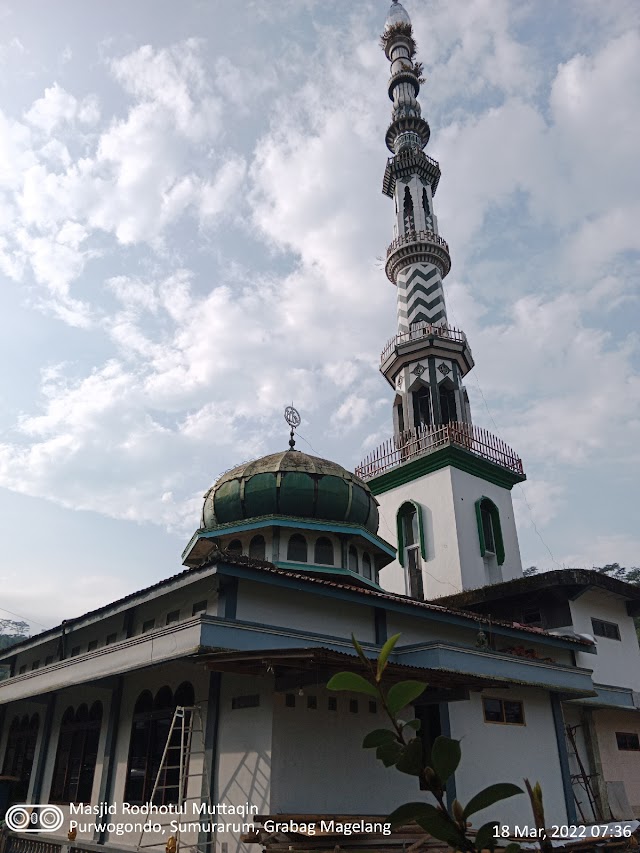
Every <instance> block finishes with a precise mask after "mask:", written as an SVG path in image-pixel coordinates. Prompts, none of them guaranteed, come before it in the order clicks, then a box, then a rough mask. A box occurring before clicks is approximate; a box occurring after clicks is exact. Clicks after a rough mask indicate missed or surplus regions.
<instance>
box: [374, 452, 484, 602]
mask: <svg viewBox="0 0 640 853" xmlns="http://www.w3.org/2000/svg"><path fill="white" fill-rule="evenodd" d="M451 470H452V469H451V468H450V467H447V468H442V469H441V470H439V471H434V472H433V473H431V474H426V475H425V476H424V477H420V478H419V479H417V480H414V481H413V482H411V483H404V484H403V485H401V486H397V487H396V488H395V489H391V490H390V491H388V492H383V494H381V495H377V496H376V499H377V501H378V502H379V504H380V506H379V512H380V527H379V528H378V533H379V534H380V536H382V538H383V539H386V540H387V541H388V542H389V543H390V544H391V545H393V546H394V548H397V547H398V536H397V526H396V516H397V513H398V509H399V508H400V507H401V506H402V504H403V503H404V502H405V501H408V500H414V501H416V502H417V503H419V504H420V505H421V506H422V510H423V512H422V519H423V525H424V533H425V547H426V554H427V560H426V562H425V561H424V560H423V564H422V583H423V589H424V592H425V597H426V598H438V597H440V596H442V595H452V594H453V593H456V592H460V590H461V588H462V587H461V567H460V554H459V550H458V538H457V533H456V518H455V508H454V499H453V487H452V484H451ZM476 538H477V533H476ZM380 585H381V586H382V587H383V589H388V590H389V591H390V592H397V593H400V594H401V595H407V594H408V592H409V587H408V582H407V573H406V569H405V568H403V567H402V566H401V565H400V563H399V562H398V561H397V560H394V561H393V562H392V563H390V564H389V565H388V566H385V568H384V569H382V570H381V572H380Z"/></svg>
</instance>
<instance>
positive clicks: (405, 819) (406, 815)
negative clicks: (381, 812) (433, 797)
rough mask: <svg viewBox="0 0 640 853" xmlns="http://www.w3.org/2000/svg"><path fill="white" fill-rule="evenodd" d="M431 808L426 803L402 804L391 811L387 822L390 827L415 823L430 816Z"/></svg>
mask: <svg viewBox="0 0 640 853" xmlns="http://www.w3.org/2000/svg"><path fill="white" fill-rule="evenodd" d="M432 808H433V806H430V805H429V804H428V803H404V804H403V805H402V806H398V808H397V809H395V810H394V811H392V812H391V814H390V815H389V817H388V818H387V820H388V821H389V823H390V824H391V826H392V827H396V826H404V824H406V823H411V822H412V821H414V820H415V821H417V820H418V818H421V817H428V816H429V815H430V814H431V812H430V811H429V809H432Z"/></svg>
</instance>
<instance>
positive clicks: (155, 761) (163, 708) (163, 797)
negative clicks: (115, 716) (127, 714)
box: [124, 681, 195, 805]
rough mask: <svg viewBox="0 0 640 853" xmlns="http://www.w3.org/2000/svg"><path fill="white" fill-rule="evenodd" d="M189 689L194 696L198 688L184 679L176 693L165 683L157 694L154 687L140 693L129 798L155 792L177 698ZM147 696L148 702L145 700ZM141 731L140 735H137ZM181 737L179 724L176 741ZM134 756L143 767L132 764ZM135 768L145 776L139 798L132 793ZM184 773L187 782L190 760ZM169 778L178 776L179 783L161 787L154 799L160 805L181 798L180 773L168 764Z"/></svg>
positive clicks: (146, 796) (131, 750) (143, 798)
mask: <svg viewBox="0 0 640 853" xmlns="http://www.w3.org/2000/svg"><path fill="white" fill-rule="evenodd" d="M185 689H187V690H190V691H191V696H192V697H193V695H194V689H193V684H192V683H191V682H190V681H185V682H182V683H181V684H180V685H179V686H178V688H177V689H176V691H175V693H174V692H173V691H172V690H171V688H170V687H168V686H167V685H164V686H163V687H160V688H159V690H158V691H157V692H156V694H155V696H153V694H152V693H151V691H150V690H143V691H142V692H141V693H140V694H139V695H138V698H137V699H136V703H135V706H134V712H133V715H132V717H131V729H130V734H129V750H128V755H127V772H126V776H125V782H124V799H125V800H126V801H127V802H130V803H135V804H136V805H138V804H140V803H146V802H149V801H150V800H151V794H152V792H153V788H154V785H155V782H156V778H157V776H158V773H159V772H160V767H161V766H162V756H163V754H164V749H165V745H166V743H167V737H168V735H169V731H170V729H171V720H172V719H173V716H174V713H175V709H176V707H177V705H178V701H177V700H178V698H179V694H180V692H181V691H184V690H185ZM143 697H144V703H143V702H142V700H143ZM147 697H148V698H147ZM194 701H195V699H194ZM192 704H193V702H190V703H189V705H188V707H190V706H191V705H192ZM136 708H138V710H137V711H136V710H135V709H136ZM136 727H137V728H136ZM138 734H139V737H136V735H138ZM134 738H135V739H134ZM179 738H180V729H179V727H176V728H175V729H174V731H173V736H172V745H178V746H179V743H180V741H179ZM174 739H175V740H177V743H176V744H174V743H173V740H174ZM140 744H143V745H144V749H140ZM134 748H135V752H134ZM143 752H144V755H143ZM134 760H135V762H136V764H140V765H141V766H140V768H133V767H132V763H133V761H134ZM134 770H135V771H136V772H137V774H138V779H140V777H142V789H141V798H140V799H136V798H135V796H132V795H134V794H135V792H134V791H132V790H131V788H130V785H132V780H134V778H135V777H134V775H133V772H132V771H134ZM184 773H185V782H188V762H187V765H186V766H185V768H184ZM169 779H171V780H175V782H176V784H175V785H174V786H172V788H170V789H169V790H167V789H163V788H160V789H159V791H158V792H156V797H155V799H154V803H155V804H156V805H168V804H169V803H176V802H177V798H178V790H177V788H178V784H177V783H179V775H178V777H177V779H176V774H175V769H174V768H166V767H165V770H164V775H163V783H164V784H165V785H166V784H167V781H168V780H169ZM169 791H171V793H169ZM174 797H175V799H174Z"/></svg>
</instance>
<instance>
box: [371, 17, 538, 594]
mask: <svg viewBox="0 0 640 853" xmlns="http://www.w3.org/2000/svg"><path fill="white" fill-rule="evenodd" d="M381 41H382V47H383V49H384V52H385V55H386V57H387V59H388V60H389V62H390V63H391V77H390V79H389V90H388V91H389V98H390V99H391V102H392V104H393V107H392V115H391V124H390V125H389V127H388V129H387V133H386V143H387V148H388V149H389V151H390V152H391V157H390V158H389V160H388V161H387V168H386V170H385V174H384V182H383V185H382V191H383V193H384V194H385V195H387V196H389V198H392V199H393V202H394V206H395V220H394V233H393V240H392V241H391V245H390V246H389V248H388V249H387V261H386V265H385V272H386V274H387V277H388V278H389V280H390V281H391V282H392V283H393V284H394V285H395V286H396V288H397V295H398V317H397V332H396V334H395V335H394V336H393V338H392V339H391V340H390V341H389V343H388V344H387V346H386V347H385V349H384V350H383V352H382V357H381V364H380V370H381V372H382V374H383V376H384V377H385V379H386V380H387V382H388V383H389V384H390V385H391V387H392V388H393V389H394V401H393V436H392V437H391V438H389V439H387V441H385V442H384V443H383V444H382V445H380V447H378V448H376V449H375V450H373V451H371V452H370V453H369V455H368V456H367V458H366V459H365V460H364V461H363V462H362V463H361V464H360V465H359V466H358V468H356V474H357V475H358V476H360V477H361V478H362V479H364V480H366V481H367V483H368V485H369V487H370V489H371V491H372V492H373V494H374V495H375V496H376V499H377V501H378V504H379V511H380V518H381V529H382V530H384V531H385V535H386V536H387V537H388V539H389V540H390V541H392V542H393V544H394V545H395V546H396V548H397V557H396V560H395V561H394V562H393V563H390V564H389V565H388V566H386V567H385V568H384V569H383V570H382V571H381V573H380V583H381V584H382V586H383V587H385V588H386V589H389V590H392V591H393V592H399V593H403V594H406V595H410V596H412V597H413V598H418V599H424V598H427V599H434V598H439V597H440V596H443V595H450V594H451V593H453V592H460V591H461V590H464V589H472V588H474V587H479V586H484V585H485V584H491V583H497V582H499V581H502V580H508V579H511V578H516V577H519V576H520V575H521V574H522V564H521V561H520V549H519V546H518V534H517V530H516V526H515V520H514V514H513V504H512V500H511V489H512V488H513V486H514V485H515V484H516V483H519V482H521V481H522V480H524V479H525V477H524V472H523V470H522V462H521V460H520V459H519V457H518V456H517V455H516V454H515V453H514V452H513V450H511V448H510V447H508V446H507V445H506V444H505V443H504V442H503V441H501V440H500V439H499V438H497V437H496V436H494V435H491V434H490V433H489V432H487V430H485V429H482V428H481V427H477V426H475V425H474V424H473V423H472V422H471V413H470V410H469V400H468V397H467V394H466V391H465V389H464V385H463V384H462V383H463V380H464V377H465V376H466V375H467V373H469V371H470V370H471V369H472V368H473V357H472V355H471V350H470V348H469V344H468V343H467V338H466V336H465V335H464V334H463V332H461V331H460V330H458V329H454V328H453V327H452V326H451V325H450V323H449V320H448V318H447V308H446V304H445V296H444V287H443V281H444V279H445V278H446V276H447V274H448V272H449V270H450V268H451V258H450V255H449V247H448V245H447V243H446V241H445V240H444V239H443V238H442V237H441V236H440V233H439V228H438V220H437V218H436V215H435V211H434V196H435V193H436V189H437V188H438V182H439V180H440V167H439V166H438V164H437V163H436V161H435V160H434V159H432V158H431V157H429V155H428V154H426V153H425V150H424V149H425V148H426V146H427V143H428V142H429V135H430V131H429V125H428V123H427V121H426V119H424V118H423V116H422V111H421V109H420V104H419V103H418V94H419V92H420V84H421V83H422V82H423V80H422V65H421V63H419V62H416V59H415V54H416V45H415V42H414V39H413V30H412V27H411V21H410V19H409V16H408V15H407V13H406V11H405V9H404V8H403V6H402V5H401V4H400V3H399V2H398V0H393V3H392V5H391V9H390V10H389V16H388V18H387V21H386V24H385V29H384V32H383V34H382V39H381ZM394 540H395V541H394Z"/></svg>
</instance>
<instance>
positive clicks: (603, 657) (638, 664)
mask: <svg viewBox="0 0 640 853" xmlns="http://www.w3.org/2000/svg"><path fill="white" fill-rule="evenodd" d="M569 604H570V607H571V616H572V619H573V628H574V630H575V631H577V632H578V633H585V634H593V626H592V624H591V618H592V617H595V618H596V619H604V620H605V621H606V622H614V623H615V624H616V625H617V626H618V628H619V629H620V638H621V639H620V640H609V639H607V638H606V637H596V638H595V639H596V641H597V644H598V646H597V648H598V654H597V655H588V654H585V653H584V652H578V654H577V655H576V657H577V664H578V666H585V667H589V668H590V669H593V680H594V681H595V682H596V683H598V684H610V685H614V686H617V687H629V688H631V689H632V690H640V651H639V650H638V637H637V634H636V630H635V625H634V623H633V619H632V618H631V617H630V616H628V615H627V610H626V605H625V602H624V601H623V600H622V599H621V598H618V597H617V596H615V595H613V594H612V593H609V592H607V591H606V590H603V589H597V590H596V589H594V590H589V591H588V592H585V593H584V595H581V596H580V597H579V598H577V599H576V600H575V601H570V602H569Z"/></svg>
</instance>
